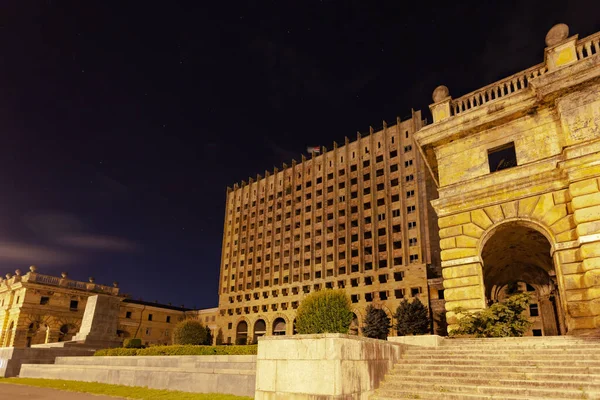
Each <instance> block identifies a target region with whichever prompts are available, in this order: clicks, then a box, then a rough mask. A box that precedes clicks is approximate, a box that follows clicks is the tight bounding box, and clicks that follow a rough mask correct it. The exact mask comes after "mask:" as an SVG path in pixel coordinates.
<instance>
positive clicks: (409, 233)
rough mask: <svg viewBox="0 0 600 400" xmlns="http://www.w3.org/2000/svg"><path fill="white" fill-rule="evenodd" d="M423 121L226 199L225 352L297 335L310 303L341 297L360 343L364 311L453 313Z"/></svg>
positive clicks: (248, 185)
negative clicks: (421, 145) (409, 305)
mask: <svg viewBox="0 0 600 400" xmlns="http://www.w3.org/2000/svg"><path fill="white" fill-rule="evenodd" d="M423 125H424V121H423V120H422V118H421V112H420V111H418V112H413V115H412V117H411V118H410V119H408V120H406V121H401V120H400V119H398V120H397V123H396V125H394V126H387V125H386V124H385V123H384V126H383V128H382V129H381V130H379V131H377V132H374V131H373V130H372V129H371V132H370V134H368V135H366V136H364V137H361V135H360V134H359V135H358V137H357V139H356V140H355V141H352V142H350V141H349V140H348V139H347V138H346V142H345V144H344V145H343V146H338V145H337V144H336V143H334V144H333V146H332V149H326V148H322V152H321V154H315V153H313V154H312V157H311V158H309V159H307V158H305V157H304V156H302V158H301V160H300V162H296V161H294V160H291V163H290V164H289V165H286V164H284V165H283V168H282V169H281V170H279V169H275V170H274V171H273V172H265V174H264V176H260V175H259V176H257V177H256V178H250V179H249V180H248V181H247V182H241V183H240V184H235V185H234V186H233V188H228V190H227V200H226V201H227V205H226V212H225V226H224V234H223V247H222V249H223V250H222V257H221V274H220V281H219V317H218V321H219V327H220V329H221V330H222V339H223V341H224V342H225V343H236V342H237V343H242V342H247V341H248V342H252V341H255V340H256V338H257V337H258V336H261V335H284V334H288V335H292V334H294V333H295V329H294V324H295V316H296V311H297V309H298V306H299V304H300V303H301V302H302V299H303V298H304V297H305V296H307V295H308V294H309V293H312V292H314V291H318V290H325V289H331V288H343V289H345V290H346V292H347V293H348V294H349V295H350V298H351V301H352V307H353V311H354V314H355V316H356V318H355V320H354V322H353V325H352V327H351V332H355V333H359V332H360V329H361V326H362V323H363V320H364V317H365V310H366V308H367V306H369V305H374V306H378V307H381V308H383V309H384V310H385V311H386V312H387V313H388V315H390V317H391V316H392V315H393V314H394V312H395V310H396V308H397V307H398V305H399V303H400V302H401V301H402V300H403V299H408V300H412V299H413V298H415V297H418V298H419V299H420V300H421V301H422V302H423V303H424V304H426V305H427V306H429V307H430V310H432V317H433V319H434V320H435V321H436V328H437V325H438V324H440V322H442V321H440V318H441V319H442V320H443V317H440V314H442V313H443V312H444V301H443V290H442V288H443V286H442V282H441V268H440V259H439V254H440V251H439V238H438V227H437V218H436V216H435V212H434V211H433V209H432V208H431V206H430V202H429V201H430V200H432V199H435V198H437V190H436V188H435V184H434V182H433V181H432V179H431V177H430V176H431V175H430V173H429V172H428V171H427V170H426V168H427V167H426V164H425V163H424V162H423V159H422V157H421V154H420V153H419V151H418V148H417V146H415V144H414V143H413V134H414V132H415V131H417V130H419V129H420V128H421V127H422V126H423Z"/></svg>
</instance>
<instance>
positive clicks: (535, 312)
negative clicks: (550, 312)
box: [529, 304, 540, 317]
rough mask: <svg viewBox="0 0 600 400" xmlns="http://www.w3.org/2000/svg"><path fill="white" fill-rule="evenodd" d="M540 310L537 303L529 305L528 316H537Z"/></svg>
mask: <svg viewBox="0 0 600 400" xmlns="http://www.w3.org/2000/svg"><path fill="white" fill-rule="evenodd" d="M539 315H540V311H539V308H538V305H537V304H530V305H529V316H530V317H539Z"/></svg>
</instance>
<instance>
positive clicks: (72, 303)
mask: <svg viewBox="0 0 600 400" xmlns="http://www.w3.org/2000/svg"><path fill="white" fill-rule="evenodd" d="M78 306H79V302H78V301H77V300H71V304H69V308H70V309H71V310H73V311H76V310H77V307H78Z"/></svg>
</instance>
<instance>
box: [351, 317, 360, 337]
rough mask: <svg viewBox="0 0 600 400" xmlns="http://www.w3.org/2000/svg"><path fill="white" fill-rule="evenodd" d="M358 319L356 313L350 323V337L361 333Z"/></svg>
mask: <svg viewBox="0 0 600 400" xmlns="http://www.w3.org/2000/svg"><path fill="white" fill-rule="evenodd" d="M359 331H360V329H359V323H358V317H357V316H356V314H355V313H352V322H350V327H349V328H348V334H349V335H358V334H359V333H360V332H359Z"/></svg>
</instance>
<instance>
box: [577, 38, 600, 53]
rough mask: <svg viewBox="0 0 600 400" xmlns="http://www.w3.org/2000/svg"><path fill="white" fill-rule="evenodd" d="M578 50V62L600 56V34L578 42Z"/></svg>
mask: <svg viewBox="0 0 600 400" xmlns="http://www.w3.org/2000/svg"><path fill="white" fill-rule="evenodd" d="M576 48H577V59H578V60H583V59H584V58H588V57H591V56H593V55H596V54H600V32H597V33H594V34H593V35H591V36H588V37H586V38H583V39H581V40H578V41H577V45H576Z"/></svg>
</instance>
